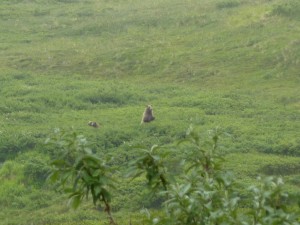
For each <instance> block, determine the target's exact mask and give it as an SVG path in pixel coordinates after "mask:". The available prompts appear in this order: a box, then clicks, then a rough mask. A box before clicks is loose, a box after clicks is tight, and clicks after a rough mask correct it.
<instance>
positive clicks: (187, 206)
mask: <svg viewBox="0 0 300 225" xmlns="http://www.w3.org/2000/svg"><path fill="white" fill-rule="evenodd" d="M220 135H221V133H220V132H219V130H217V129H216V130H213V131H210V132H209V137H210V139H209V140H208V141H207V140H202V137H201V136H200V134H199V133H197V132H196V131H194V129H193V128H192V127H190V128H189V129H188V131H187V135H186V138H185V139H184V140H182V141H179V142H178V145H180V146H182V147H183V149H184V154H182V155H181V156H182V158H181V159H180V161H181V162H180V163H179V165H178V166H177V168H172V167H169V166H168V163H167V162H168V161H171V160H172V154H173V153H174V152H175V151H174V149H172V148H171V149H170V148H167V147H165V148H161V147H159V146H156V145H155V146H152V147H151V149H150V150H147V149H141V151H140V156H139V157H137V158H136V159H134V160H132V161H131V162H129V171H128V173H127V174H126V176H130V177H133V178H135V177H139V176H141V175H142V174H145V175H146V180H147V183H148V187H149V189H150V190H151V191H152V194H154V195H156V196H157V197H158V198H160V199H161V202H162V205H161V207H162V210H164V213H160V216H159V217H157V216H155V215H154V216H152V215H151V213H150V212H149V211H148V210H145V212H147V215H148V223H149V224H161V225H167V224H170V225H183V224H186V225H200V224H205V225H209V224H212V225H213V224H214V225H215V224H237V225H238V224H240V225H252V224H253V225H260V224H273V225H282V224H285V225H299V224H300V221H299V219H300V218H299V213H300V210H299V207H298V206H296V205H295V202H293V201H291V199H289V196H288V194H287V193H285V192H284V191H283V190H282V187H283V180H282V179H281V178H275V177H266V178H265V179H261V178H259V184H258V185H257V186H255V185H253V186H250V187H248V189H247V193H248V194H247V196H246V197H245V198H246V199H244V200H242V199H241V194H240V193H239V189H238V188H237V185H236V182H235V178H234V176H233V175H232V174H231V173H230V172H229V171H226V170H224V169H223V168H222V162H223V157H222V154H221V152H220V151H219V150H218V140H219V138H220ZM57 137H58V138H57ZM49 142H52V143H53V144H56V145H57V146H58V147H60V149H61V150H62V151H61V153H63V155H60V156H59V157H58V158H57V159H56V160H54V161H53V162H52V163H51V165H52V170H51V171H52V172H51V174H50V176H49V178H50V179H51V180H52V181H53V182H55V184H56V185H57V187H58V188H59V189H60V190H62V191H64V192H65V193H67V194H68V196H69V199H70V201H71V203H72V204H71V206H72V207H74V208H77V207H78V206H79V204H80V203H81V202H82V200H83V198H84V197H88V196H89V195H92V200H93V203H94V204H95V205H98V206H99V207H103V208H104V211H105V212H106V213H107V214H108V216H109V220H110V223H111V224H117V222H116V221H115V220H114V218H113V216H112V212H111V196H112V189H113V188H114V186H115V185H114V184H115V181H114V180H113V174H112V171H111V169H110V167H109V166H108V164H107V162H106V160H104V158H103V157H99V156H97V155H96V154H94V153H93V152H92V151H91V150H90V149H89V148H88V147H87V142H86V139H85V138H84V137H83V136H82V135H77V134H76V133H72V134H70V135H66V134H65V133H59V132H58V133H57V136H56V138H52V139H49ZM178 145H177V147H178ZM177 150H178V149H177ZM176 152H178V151H176ZM173 166H174V165H173ZM178 167H180V168H178ZM172 171H173V172H172ZM174 171H175V172H174ZM114 172H116V171H114ZM124 175H125V174H124ZM287 203H292V204H291V207H287V206H286V205H287ZM291 209H292V210H291Z"/></svg>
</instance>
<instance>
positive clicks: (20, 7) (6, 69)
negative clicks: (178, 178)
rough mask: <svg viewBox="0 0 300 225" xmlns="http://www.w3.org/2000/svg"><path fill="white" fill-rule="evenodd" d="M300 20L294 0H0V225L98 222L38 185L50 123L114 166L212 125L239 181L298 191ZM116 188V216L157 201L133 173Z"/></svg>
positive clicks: (86, 211)
mask: <svg viewBox="0 0 300 225" xmlns="http://www.w3.org/2000/svg"><path fill="white" fill-rule="evenodd" d="M299 15H300V3H299V1H297V0H221V1H220V0H189V1H179V0H155V1H153V0H144V1H140V0H122V1H118V0H114V1H106V0H85V1H79V0H53V1H46V0H27V1H25V0H0V32H1V35H0V42H1V45H0V57H1V60H0V102H1V104H0V161H1V163H2V164H1V167H0V178H1V184H0V209H1V210H0V211H1V213H0V221H4V222H0V224H56V223H57V224H62V223H63V222H66V224H68V222H70V223H71V221H75V222H74V223H76V221H81V222H80V224H83V223H84V222H82V221H86V224H92V223H93V221H97V220H98V219H99V217H98V216H101V214H100V215H95V209H93V208H92V206H91V205H90V204H86V205H85V206H84V207H83V208H82V209H79V211H78V212H76V213H74V212H72V211H70V210H69V209H68V207H67V206H66V204H65V203H66V199H64V198H62V197H61V196H60V195H58V194H55V193H54V192H53V191H52V187H51V186H50V185H48V184H47V183H44V180H45V178H46V172H47V166H45V165H47V163H48V162H49V161H50V160H51V154H52V152H53V151H54V149H52V148H51V147H49V146H46V145H45V144H44V142H45V140H46V138H47V137H49V136H51V135H52V134H53V130H54V129H55V128H60V129H62V130H66V131H67V132H71V131H72V130H75V131H76V132H77V133H80V134H83V135H84V136H85V137H87V140H88V141H89V142H90V144H91V148H92V149H93V150H94V151H95V152H98V153H99V154H103V155H107V156H112V157H114V160H115V163H114V165H113V166H116V167H118V168H122V167H123V166H124V165H125V164H126V162H127V161H128V159H130V158H133V157H135V153H136V150H134V149H132V148H131V147H130V146H131V145H135V144H144V145H146V146H150V145H152V144H160V145H166V144H170V143H173V142H174V141H175V140H177V139H179V138H182V137H184V135H185V130H186V129H187V128H188V127H189V125H190V124H193V125H194V126H195V127H197V129H198V130H199V131H200V132H205V131H207V130H209V129H211V128H214V127H217V126H218V127H220V128H221V129H222V130H223V131H225V132H226V133H228V134H230V136H229V137H227V138H223V139H222V140H221V144H222V146H223V149H224V150H225V151H227V152H228V156H227V157H226V158H227V162H226V164H225V166H226V167H227V168H229V169H232V170H233V171H234V172H235V173H236V174H237V175H238V178H239V179H241V183H243V182H244V183H245V184H247V185H248V184H251V183H253V182H254V181H255V177H256V176H257V175H281V176H283V177H284V178H285V179H286V182H287V189H288V190H289V192H290V193H292V194H293V195H295V196H299V195H300V193H299V187H300V168H299V166H298V165H299V162H300V158H299V156H300V139H299V137H300V121H299V120H300V97H299V91H300V88H299V87H300V70H299V68H300V17H299ZM147 104H152V105H153V107H154V114H155V117H156V119H155V121H153V122H152V123H151V124H147V125H143V126H141V125H140V120H141V115H142V112H143V110H144V108H145V105H147ZM89 120H95V121H97V122H99V123H100V124H101V126H100V128H99V129H93V128H91V127H89V126H87V123H88V121H89ZM119 179H120V180H122V179H123V178H121V177H120V178H119ZM120 187H121V189H122V192H121V193H120V192H119V193H116V198H115V202H114V205H115V207H116V209H115V210H116V211H118V213H119V214H120V217H122V216H123V212H124V211H126V210H130V211H132V213H136V214H137V215H138V216H139V213H138V211H139V209H140V208H142V207H143V206H146V207H151V206H154V203H153V202H151V201H150V200H146V198H145V196H146V192H147V191H146V190H145V187H144V183H143V179H142V178H141V179H140V180H137V181H135V182H134V183H130V184H129V185H127V184H122V185H121V186H120ZM124 193H125V194H124ZM133 193H139V194H133ZM89 221H90V223H89Z"/></svg>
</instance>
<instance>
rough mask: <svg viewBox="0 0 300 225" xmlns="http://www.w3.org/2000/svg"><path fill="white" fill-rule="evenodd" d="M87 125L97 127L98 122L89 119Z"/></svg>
mask: <svg viewBox="0 0 300 225" xmlns="http://www.w3.org/2000/svg"><path fill="white" fill-rule="evenodd" d="M88 125H89V126H91V127H94V128H98V127H99V124H98V123H97V122H93V121H89V122H88Z"/></svg>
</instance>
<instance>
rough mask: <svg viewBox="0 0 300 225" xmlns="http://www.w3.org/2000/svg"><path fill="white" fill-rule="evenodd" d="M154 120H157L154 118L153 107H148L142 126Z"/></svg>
mask: <svg viewBox="0 0 300 225" xmlns="http://www.w3.org/2000/svg"><path fill="white" fill-rule="evenodd" d="M154 119H155V117H154V116H153V108H152V106H151V105H148V106H147V107H146V109H145V111H144V113H143V118H142V121H141V124H142V123H149V122H151V121H152V120H154Z"/></svg>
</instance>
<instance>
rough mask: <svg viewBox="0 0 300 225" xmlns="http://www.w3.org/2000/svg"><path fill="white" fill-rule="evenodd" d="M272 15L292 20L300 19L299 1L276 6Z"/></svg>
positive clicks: (292, 0)
mask: <svg viewBox="0 0 300 225" xmlns="http://www.w3.org/2000/svg"><path fill="white" fill-rule="evenodd" d="M272 14H274V15H281V16H286V17H290V18H300V17H299V15H300V2H299V1H297V0H290V1H286V2H284V3H280V4H276V5H275V6H274V7H273V10H272Z"/></svg>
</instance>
